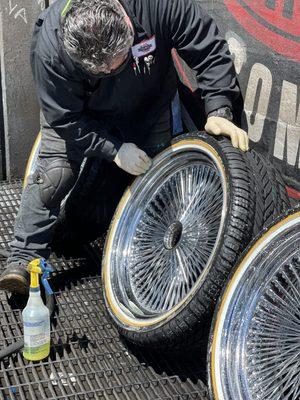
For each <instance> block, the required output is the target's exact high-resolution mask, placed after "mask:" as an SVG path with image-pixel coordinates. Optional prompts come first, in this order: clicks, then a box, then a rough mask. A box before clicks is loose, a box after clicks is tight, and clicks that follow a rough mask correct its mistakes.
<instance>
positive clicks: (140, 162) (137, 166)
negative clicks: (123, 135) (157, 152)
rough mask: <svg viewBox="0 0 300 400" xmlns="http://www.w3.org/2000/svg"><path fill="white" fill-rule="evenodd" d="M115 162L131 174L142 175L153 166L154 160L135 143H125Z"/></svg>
mask: <svg viewBox="0 0 300 400" xmlns="http://www.w3.org/2000/svg"><path fill="white" fill-rule="evenodd" d="M114 162H115V163H116V164H117V166H118V167H120V168H122V169H123V170H124V171H126V172H129V174H131V175H141V174H144V173H145V172H147V171H148V169H149V168H150V167H151V164H152V160H151V158H149V157H148V156H147V154H146V153H145V152H144V151H143V150H141V149H139V148H138V147H137V146H136V145H135V144H134V143H123V144H122V146H121V147H120V149H119V151H118V153H117V155H116V157H115V158H114Z"/></svg>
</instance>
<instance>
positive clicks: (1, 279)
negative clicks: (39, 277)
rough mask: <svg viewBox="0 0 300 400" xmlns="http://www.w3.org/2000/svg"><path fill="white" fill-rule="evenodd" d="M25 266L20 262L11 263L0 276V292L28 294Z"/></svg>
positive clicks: (27, 274) (28, 277) (28, 278)
mask: <svg viewBox="0 0 300 400" xmlns="http://www.w3.org/2000/svg"><path fill="white" fill-rule="evenodd" d="M26 267H27V265H26V264H25V263H22V262H12V263H10V264H8V266H7V268H6V269H5V271H4V272H2V274H1V275H0V290H7V291H8V292H12V293H20V294H28V292H29V281H30V275H29V272H28V271H27V270H26Z"/></svg>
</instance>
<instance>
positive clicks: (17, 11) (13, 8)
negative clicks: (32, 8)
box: [8, 0, 27, 24]
mask: <svg viewBox="0 0 300 400" xmlns="http://www.w3.org/2000/svg"><path fill="white" fill-rule="evenodd" d="M8 6H9V15H13V16H14V18H15V19H17V18H18V17H20V18H22V20H23V21H24V22H25V24H27V17H26V9H25V8H24V7H21V8H20V7H19V6H18V4H14V5H13V4H12V0H8Z"/></svg>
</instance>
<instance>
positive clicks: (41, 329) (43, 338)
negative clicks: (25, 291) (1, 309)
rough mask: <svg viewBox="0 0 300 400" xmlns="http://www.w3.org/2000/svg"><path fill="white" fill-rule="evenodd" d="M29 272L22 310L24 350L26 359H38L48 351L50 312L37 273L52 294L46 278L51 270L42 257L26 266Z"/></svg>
mask: <svg viewBox="0 0 300 400" xmlns="http://www.w3.org/2000/svg"><path fill="white" fill-rule="evenodd" d="M27 269H28V271H29V272H30V290H29V299H28V302H27V305H26V307H25V308H24V310H23V312H22V317H23V326H24V350H23V356H24V358H26V360H31V361H39V360H42V359H44V358H46V357H48V355H49V353H50V313H49V310H48V308H47V307H46V306H45V304H44V302H43V300H42V298H41V292H40V284H39V275H41V274H42V278H41V281H42V283H43V285H44V287H45V289H46V291H47V292H48V293H49V294H53V292H52V290H51V288H50V286H49V283H48V281H47V280H46V279H47V278H48V276H49V273H50V272H51V271H52V268H51V267H50V265H47V264H46V261H45V260H44V259H35V260H33V261H31V262H30V263H29V265H28V267H27Z"/></svg>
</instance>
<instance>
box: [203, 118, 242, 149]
mask: <svg viewBox="0 0 300 400" xmlns="http://www.w3.org/2000/svg"><path fill="white" fill-rule="evenodd" d="M204 129H205V130H206V132H207V133H210V134H211V135H216V136H219V135H224V136H227V137H230V139H231V143H232V146H233V147H236V148H239V149H241V150H243V151H247V150H249V138H248V135H247V133H246V132H245V131H243V130H242V129H240V128H238V127H237V126H236V125H234V124H233V123H232V122H231V121H229V120H228V119H226V118H222V117H215V116H212V117H208V118H207V122H206V125H205V127H204Z"/></svg>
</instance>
